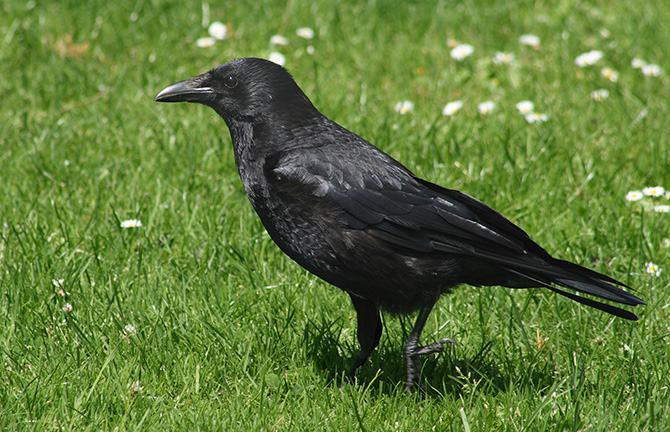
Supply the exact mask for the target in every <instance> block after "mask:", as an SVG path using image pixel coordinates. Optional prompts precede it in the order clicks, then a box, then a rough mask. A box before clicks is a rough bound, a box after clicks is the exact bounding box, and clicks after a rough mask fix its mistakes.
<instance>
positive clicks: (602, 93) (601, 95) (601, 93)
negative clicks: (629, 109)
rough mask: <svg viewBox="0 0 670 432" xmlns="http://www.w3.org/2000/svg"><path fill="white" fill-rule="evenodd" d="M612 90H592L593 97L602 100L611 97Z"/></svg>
mask: <svg viewBox="0 0 670 432" xmlns="http://www.w3.org/2000/svg"><path fill="white" fill-rule="evenodd" d="M609 95H610V92H609V91H607V90H605V89H598V90H594V91H592V92H591V99H593V100H596V101H602V100H605V99H607V98H608V97H609Z"/></svg>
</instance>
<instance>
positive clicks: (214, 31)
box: [207, 21, 228, 40]
mask: <svg viewBox="0 0 670 432" xmlns="http://www.w3.org/2000/svg"><path fill="white" fill-rule="evenodd" d="M207 32H208V33H209V35H210V36H211V37H213V38H214V39H219V40H222V39H225V38H226V33H228V29H227V28H226V25H225V24H224V23H221V22H218V21H215V22H213V23H211V24H210V25H209V28H208V29H207Z"/></svg>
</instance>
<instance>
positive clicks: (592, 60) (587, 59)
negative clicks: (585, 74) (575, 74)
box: [575, 51, 603, 67]
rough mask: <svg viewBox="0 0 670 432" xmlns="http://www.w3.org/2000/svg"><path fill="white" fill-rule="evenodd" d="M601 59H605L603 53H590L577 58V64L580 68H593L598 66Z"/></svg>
mask: <svg viewBox="0 0 670 432" xmlns="http://www.w3.org/2000/svg"><path fill="white" fill-rule="evenodd" d="M601 58H603V53H602V51H589V52H586V53H584V54H581V55H579V56H577V58H576V59H575V64H576V65H577V66H579V67H585V66H591V65H594V64H596V63H597V62H598V60H600V59H601Z"/></svg>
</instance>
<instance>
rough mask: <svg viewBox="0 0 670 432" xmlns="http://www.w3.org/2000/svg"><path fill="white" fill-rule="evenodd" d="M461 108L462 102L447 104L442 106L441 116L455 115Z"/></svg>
mask: <svg viewBox="0 0 670 432" xmlns="http://www.w3.org/2000/svg"><path fill="white" fill-rule="evenodd" d="M461 108H463V102H461V101H459V100H457V101H453V102H449V103H448V104H446V105H445V106H444V109H443V110H442V115H445V116H452V115H454V114H456V113H457V112H458V110H460V109H461Z"/></svg>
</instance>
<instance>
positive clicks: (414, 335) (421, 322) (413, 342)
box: [405, 300, 456, 391]
mask: <svg viewBox="0 0 670 432" xmlns="http://www.w3.org/2000/svg"><path fill="white" fill-rule="evenodd" d="M436 302H437V300H436V301H435V302H433V303H431V304H429V305H426V306H424V307H423V308H421V310H420V311H419V316H418V317H417V319H416V323H415V324H414V328H413V329H412V332H411V333H410V334H409V338H407V343H406V344H405V363H406V365H407V387H406V389H407V391H410V390H412V388H413V387H414V385H415V384H416V383H417V382H419V375H420V374H421V364H420V363H419V359H418V357H419V356H420V355H426V354H433V353H436V352H442V351H444V344H446V343H451V344H455V343H456V341H454V340H453V339H440V340H439V341H437V342H434V343H432V344H430V345H425V346H420V345H419V344H420V342H419V340H420V339H421V332H422V331H423V327H424V326H425V325H426V320H428V315H430V311H431V310H433V306H435V303H436Z"/></svg>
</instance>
